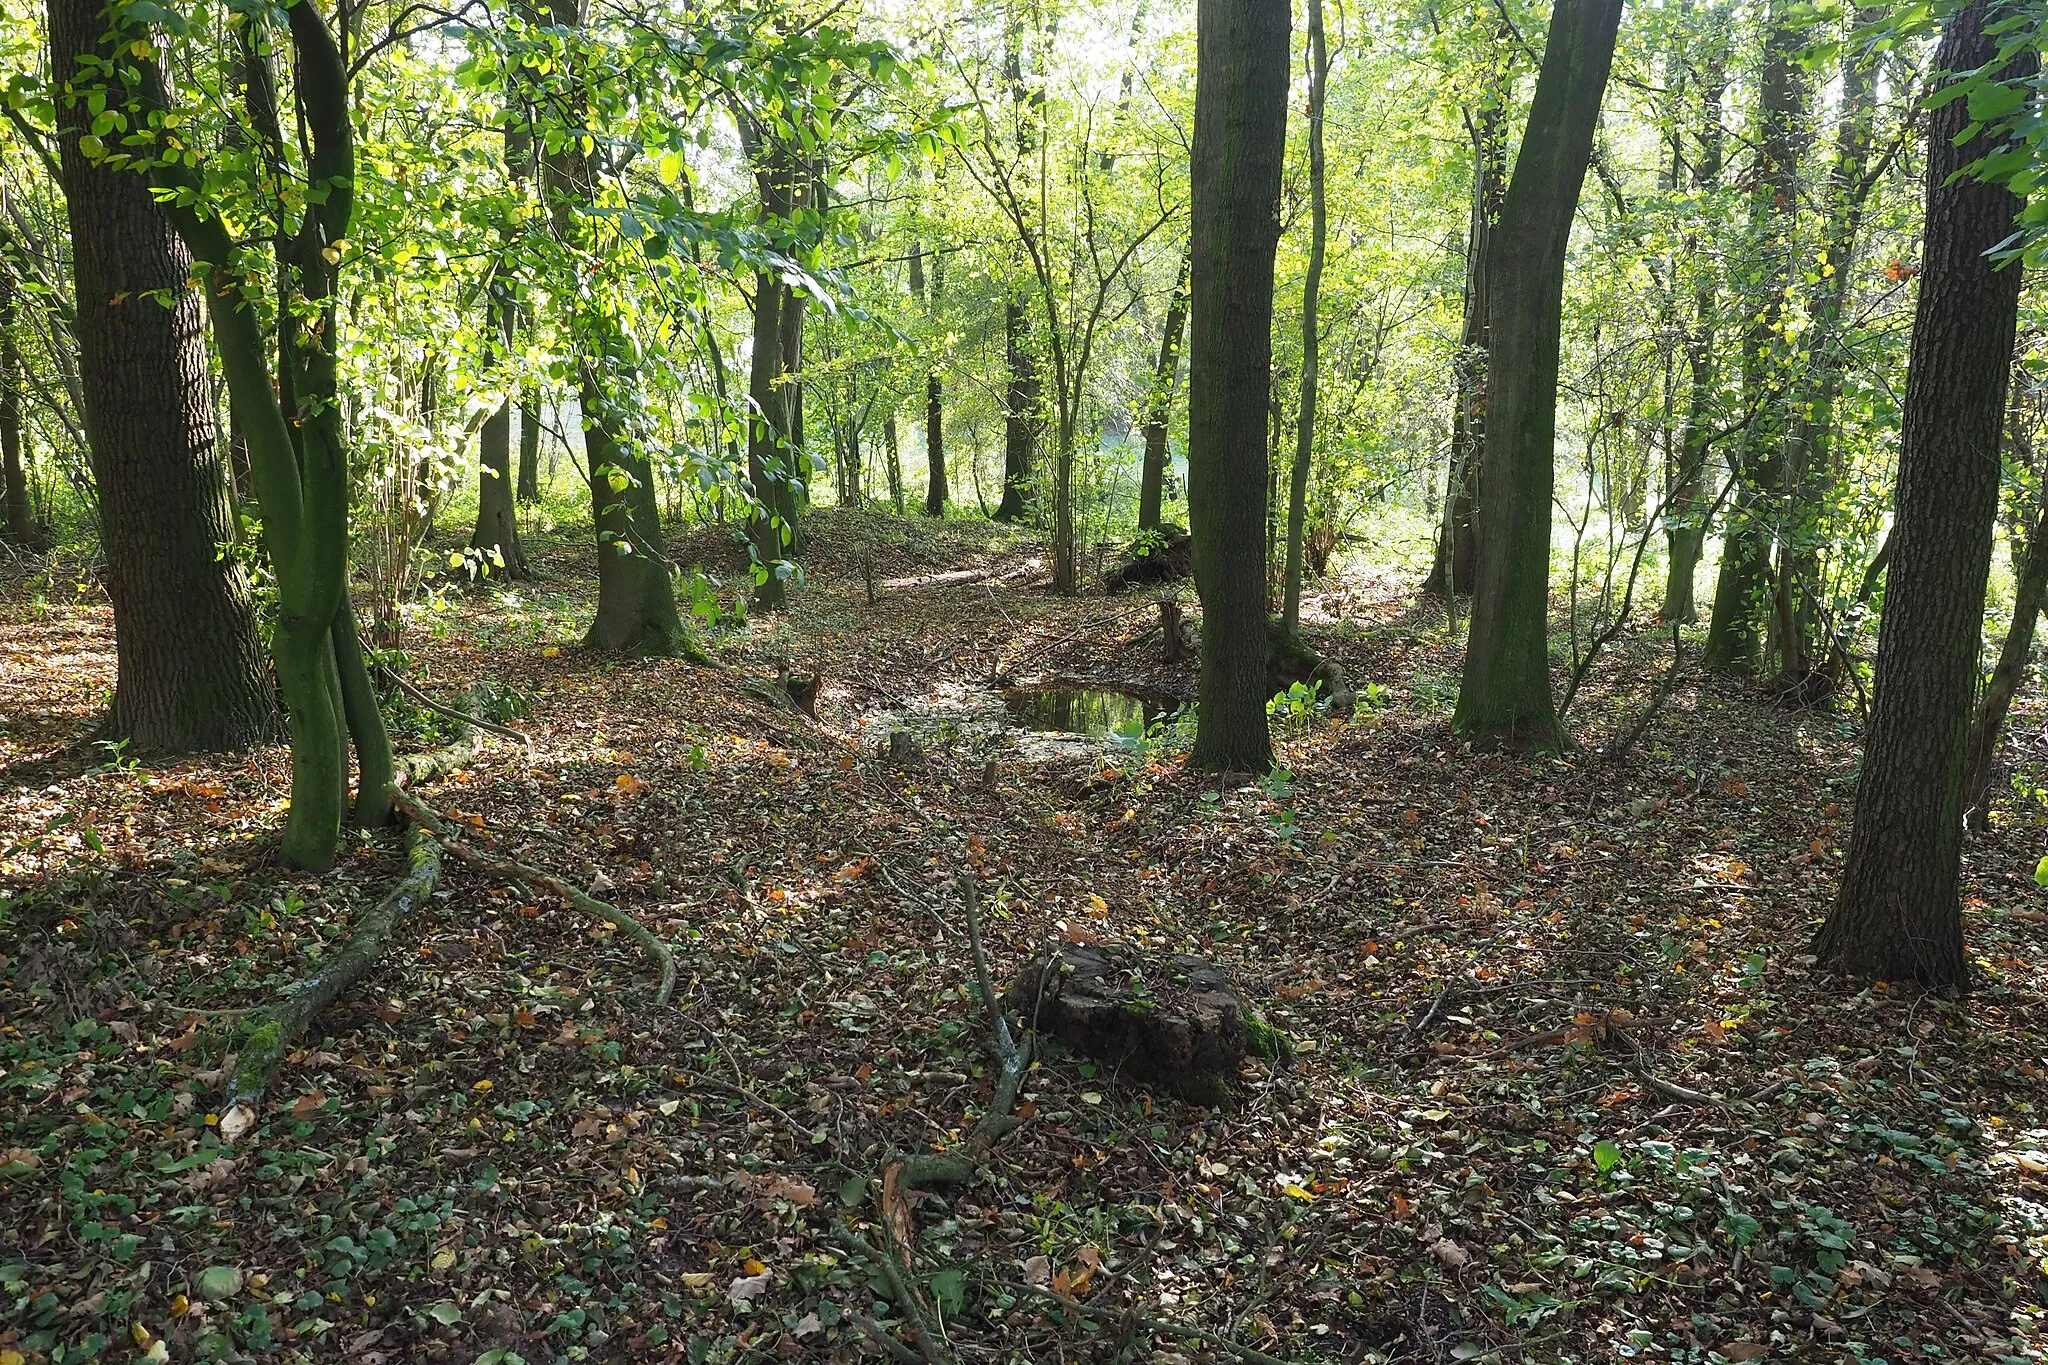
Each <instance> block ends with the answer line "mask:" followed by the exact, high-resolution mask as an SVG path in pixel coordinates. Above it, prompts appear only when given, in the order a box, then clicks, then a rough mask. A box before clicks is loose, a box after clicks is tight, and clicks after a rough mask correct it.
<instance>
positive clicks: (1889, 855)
mask: <svg viewBox="0 0 2048 1365" xmlns="http://www.w3.org/2000/svg"><path fill="white" fill-rule="evenodd" d="M1997 12H1998V11H1997V10H1995V9H1994V8H1993V6H1992V5H1990V4H1989V3H1987V0H1973V3H1971V4H1969V5H1968V6H1966V7H1965V8H1963V9H1961V10H1959V11H1957V12H1956V14H1955V15H1954V16H1953V17H1952V18H1950V19H1949V21H1948V26H1947V29H1946V32H1945V33H1944V34H1943V36H1942V42H1941V48H1940V50H1939V51H1938V52H1937V53H1936V55H1935V59H1934V70H1935V71H1937V72H1944V73H1946V72H1971V71H1975V70H1976V69H1977V68H1979V67H1982V66H1984V65H1985V64H1986V63H1990V62H1993V61H1994V60H1995V59H1996V58H1997V56H1998V52H1999V46H2000V44H1999V40H1998V38H1997V37H1996V36H1993V35H1989V34H1987V33H1986V32H1985V29H1986V27H1987V25H1988V24H1989V23H1990V22H1991V21H1992V20H1993V18H1994V16H1995V15H1996V14H1997ZM2035 67H2036V61H2035V58H2034V55H2033V53H2032V51H2031V50H2030V49H2024V48H2023V49H2022V50H2021V51H2020V52H2019V53H2018V54H2016V55H2015V56H2014V57H2013V58H2012V59H2011V60H2010V62H2008V63H2007V67H2006V70H2005V71H2004V72H2003V73H2001V74H2002V75H2003V76H2004V77H2006V78H2007V79H2015V80H2023V81H2024V80H2028V79H2030V78H2031V77H2032V75H2033V73H2034V70H2035ZM1968 104H1969V101H1966V100H1960V99H1954V100H1950V101H1949V102H1948V103H1947V104H1944V105H1942V106H1941V107H1940V108H1938V109H1936V110H1934V112H1933V113H1932V114H1931V115H1930V117H1929V120H1928V137H1927V142H1928V154H1927V217H1926V228H1925V236H1924V242H1925V246H1924V251H1923V257H1924V265H1923V267H1922V272H1921V276H1920V296H1919V300H1918V302H1917V304H1916V306H1915V309H1914V315H1913V341H1912V359H1911V362H1910V364H1909V366H1908V369H1907V373H1906V401H1905V409H1904V417H1903V420H1902V426H1901V433H1900V449H1899V472H1898V487H1897V492H1896V495H1895V503H1894V505H1895V507H1896V514H1895V520H1894V522H1893V529H1892V545H1893V548H1892V559H1891V568H1890V570H1889V576H1888V578H1887V580H1886V586H1885V603H1884V618H1883V623H1882V625H1881V626H1880V627H1879V631H1878V645H1877V685H1876V696H1875V697H1874V699H1873V701H1872V704H1871V711H1870V725H1869V729H1868V731H1867V732H1866V734H1865V737H1864V746H1863V775H1862V778H1861V780H1860V781H1859V783H1858V784H1857V797H1856V824H1855V828H1854V830H1853V831H1852V833H1851V835H1850V839H1849V856H1848V861H1847V864H1846V865H1845V866H1844V868H1843V870H1842V885H1841V892H1840V895H1839V896H1838V897H1837V899H1836V901H1835V905H1834V909H1833V911H1832V912H1831V913H1830V914H1829V915H1828V918H1827V922H1826V923H1825V924H1824V925H1822V927H1821V930H1820V934H1819V936H1818V938H1816V939H1815V941H1814V948H1813V951H1814V953H1815V955H1816V956H1817V957H1819V959H1820V960H1821V962H1822V964H1823V965H1824V966H1828V967H1832V968H1835V969H1837V970H1839V971H1842V972H1844V973H1846V974H1849V975H1851V976H1856V977H1873V978H1880V979H1887V980H1902V979H1908V978H1910V979H1912V980H1915V981H1918V982H1920V983H1921V984H1922V985H1925V986H1929V987H1935V988H1941V989H1951V990H1953V989H1960V988H1962V987H1964V986H1966V985H1967V984H1968V981H1969V966H1968V963H1967V962H1966V960H1965V958H1964V955H1963V919H1962V905H1961V901H1960V896H1959V889H1958V881H1959V878H1960V873H1961V862H1962V835H1963V776H1964V765H1965V762H1966V759H1967V755H1968V746H1969V726H1970V709H1971V703H1972V702H1973V701H1974V699H1975V695H1976V691H1977V680H1978V673H1977V651H1978V646H1979V644H1980V642H1981V639H1982V635H1983V628H1984V588H1985V579H1986V576H1987V575H1988V573H1989V571H1990V566H1991V542H1992V532H1993V528H1994V524H1995V522H1996V519H1997V515H1998V486H1999V474H2000V468H1999V463H2000V462H1999V429H2000V427H2001V425H2002V423H2003V420H2004V415H2005V391H2006V383H2007V378H2008V376H2009V374H2010V373H2011V361H2012V351H2013V335H2014V332H2015V330H2016V328H2015V323H2016V318H2017V313H2018V307H2019V291H2020V270H2019V267H2018V266H2017V265H2016V264H2015V265H2009V266H2007V267H2005V268H2002V269H2001V268H1999V266H1998V265H1997V263H1996V262H1995V261H1994V260H1993V259H1992V258H1991V255H1990V253H1991V252H1992V251H1993V250H1994V249H1995V248H1996V247H1997V246H1998V245H1999V243H2001V242H2003V241H2005V240H2006V239H2007V238H2008V237H2009V236H2010V235H2011V234H2012V231H2013V225H2014V222H2015V221H2016V219H2017V218H2018V216H2019V213H2020V210H2021V208H2022V207H2023V204H2022V201H2021V200H2020V198H2019V197H2018V196H2016V195H2015V194H2013V193H2012V192H2011V191H2010V190H2008V189H2006V188H2005V187H2004V186H2002V185H1997V184H1990V183H1986V182H1984V181H1982V180H1978V179H1976V178H1974V177H1971V176H1969V175H1967V174H1965V173H1964V172H1965V168H1966V167H1967V166H1968V165H1969V164H1970V163H1971V162H1972V161H1974V160H1976V159H1977V158H1978V157H1980V156H1982V155H1983V154H1984V141H1983V139H1980V138H1971V139H1970V140H1969V141H1967V142H1965V143H1964V144H1963V145H1962V146H1960V147H1958V146H1957V145H1956V139H1957V137H1958V136H1959V135H1960V134H1961V133H1962V132H1963V130H1964V129H1965V127H1966V126H1968V125H1969V122H1970V112H1969V108H1968Z"/></svg>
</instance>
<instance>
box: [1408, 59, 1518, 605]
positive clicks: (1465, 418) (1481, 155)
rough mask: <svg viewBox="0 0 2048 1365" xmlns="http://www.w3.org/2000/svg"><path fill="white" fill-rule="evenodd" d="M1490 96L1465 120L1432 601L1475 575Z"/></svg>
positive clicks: (1497, 187) (1493, 210) (1501, 148)
mask: <svg viewBox="0 0 2048 1365" xmlns="http://www.w3.org/2000/svg"><path fill="white" fill-rule="evenodd" d="M1505 123H1506V118H1505V113H1504V111H1503V110H1502V109H1501V106H1500V102H1499V99H1498V97H1495V98H1493V99H1492V100H1491V102H1489V103H1488V104H1487V105H1486V107H1485V108H1484V109H1482V110H1480V112H1479V117H1478V118H1476V119H1473V120H1471V122H1470V124H1469V126H1470V128H1471V132H1472V214H1471V222H1470V224H1469V225H1468V227H1467V229H1466V238H1465V241H1466V246H1465V321H1464V326H1463V328H1462V330H1461V331H1460V334H1459V337H1458V356H1457V360H1456V362H1455V365H1454V367H1453V374H1454V378H1455V382H1454V384H1453V387H1452V393H1451V462H1450V471H1449V473H1448V474H1446V475H1445V477H1444V506H1443V522H1442V525H1441V526H1440V527H1439V529H1438V532H1437V542H1436V556H1435V559H1434V560H1433V561H1432V563H1431V564H1430V569H1429V577H1428V578H1427V579H1425V580H1424V581H1423V584H1422V590H1423V591H1424V592H1427V593H1434V594H1436V595H1437V596H1440V597H1441V596H1446V595H1448V594H1450V593H1457V594H1458V595H1460V596H1463V595H1465V594H1467V593H1470V592H1471V591H1472V585H1473V583H1474V582H1475V581H1476V576H1477V574H1478V570H1479V541H1478V538H1477V534H1476V532H1475V530H1474V521H1473V518H1474V516H1475V515H1476V514H1477V511H1478V505H1479V467H1480V465H1481V463H1482V462H1483V461H1484V459H1485V455H1486V355H1487V346H1488V344H1489V343H1488V336H1489V332H1488V321H1487V319H1488V312H1489V309H1490V304H1489V297H1490V296H1489V294H1488V292H1487V284H1486V280H1487V270H1488V268H1489V263H1490V262H1491V260H1492V257H1493V235H1494V232H1495V230H1496V228H1497V227H1498V225H1499V223H1500V210H1501V203H1502V201H1503V200H1504V199H1505V198H1506V195H1507V178H1508V176H1507V134H1506V131H1505Z"/></svg>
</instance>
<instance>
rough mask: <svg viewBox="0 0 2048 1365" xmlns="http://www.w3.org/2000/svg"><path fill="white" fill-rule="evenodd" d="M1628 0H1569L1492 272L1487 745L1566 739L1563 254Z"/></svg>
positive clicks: (1472, 649) (1479, 622) (1477, 648)
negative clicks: (1561, 664) (1559, 633)
mask: <svg viewBox="0 0 2048 1365" xmlns="http://www.w3.org/2000/svg"><path fill="white" fill-rule="evenodd" d="M1620 23H1621V0H1558V5H1557V8H1556V9H1555V11H1553V13H1552V15H1551V20H1550V37H1549V41H1548V42H1547V43H1546V44H1545V47H1544V51H1543V67H1542V70H1541V72H1540V73H1539V74H1538V76H1537V80H1536V94H1535V97H1534V100H1533V101H1532V103H1531V104H1530V108H1529V124H1528V130H1527V131H1526V132H1525V133H1524V134H1523V136H1522V147H1521V151H1520V153H1519V154H1518V155H1517V156H1516V158H1515V172H1514V177H1513V179H1512V180H1511V181H1510V182H1509V184H1508V192H1507V198H1506V199H1505V200H1504V201H1503V203H1502V205H1501V214H1500V227H1499V232H1498V236H1497V239H1496V241H1495V243H1494V249H1493V252H1492V255H1491V259H1490V261H1489V268H1488V271H1487V277H1488V278H1487V292H1488V295H1489V299H1490V305H1489V314H1490V317H1489V326H1490V327H1491V341H1490V351H1491V360H1490V363H1489V364H1488V367H1487V400H1486V422H1487V430H1486V456H1485V459H1484V461H1483V463H1482V464H1481V467H1480V473H1479V510H1478V530H1479V558H1478V565H1477V578H1476V580H1475V583H1474V589H1473V593H1472V629H1471V635H1470V638H1469V639H1468V641H1467V644H1466V648H1465V672H1464V678H1463V681H1462V684H1461V685H1460V687H1459V689H1458V708H1457V711H1456V713H1455V715H1454V716H1453V717H1452V721H1451V725H1452V729H1453V730H1454V731H1455V732H1456V733H1458V734H1460V735H1465V736H1468V737H1470V738H1472V739H1473V740H1474V741H1476V742H1479V743H1483V744H1507V745H1513V746H1517V747H1531V748H1549V747H1553V746H1555V745H1556V744H1557V743H1558V742H1559V741H1560V739H1561V735H1560V733H1559V727H1558V719H1557V708H1556V705H1555V703H1554V702H1553V701H1552V698H1551V693H1550V658H1549V651H1548V643H1549V611H1550V518H1551V494H1552V491H1553V488H1554V485H1555V475H1556V469H1555V464H1554V450H1555V446H1556V443H1557V360H1558V325H1559V312H1560V309H1561V308H1562V307H1563V302H1564V257H1565V245H1566V242H1567V240H1568V239H1569V238H1570V236H1571V226H1572V216H1573V214H1574V212H1575V211H1576V210H1577V207H1578V202H1579V189H1580V186H1581V184H1582V183H1583V182H1584V180H1585V178H1586V166H1587V163H1588V161H1589V160H1590V159H1591V156H1592V152H1593V132H1594V129H1595V128H1596V127H1597V126H1598V124H1599V122H1600V104H1601V100H1602V98H1603V97H1604V95H1605V93H1606V90H1607V73H1608V69H1609V67H1610V66H1611V65H1612V64H1613V60H1614V37H1615V32H1616V30H1617V28H1618V27H1619V26H1620Z"/></svg>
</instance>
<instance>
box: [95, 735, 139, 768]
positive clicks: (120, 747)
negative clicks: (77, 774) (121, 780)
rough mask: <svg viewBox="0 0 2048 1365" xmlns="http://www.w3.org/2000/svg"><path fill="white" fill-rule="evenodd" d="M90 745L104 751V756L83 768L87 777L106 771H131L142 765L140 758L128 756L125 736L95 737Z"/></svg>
mask: <svg viewBox="0 0 2048 1365" xmlns="http://www.w3.org/2000/svg"><path fill="white" fill-rule="evenodd" d="M92 747H93V748H95V749H98V750H99V751H100V752H102V753H104V754H105V755H106V758H105V759H104V760H103V761H101V762H99V763H95V764H93V766H92V767H90V768H87V769H86V770H85V771H86V775H87V776H88V777H104V776H106V775H107V774H108V773H132V772H134V771H136V770H137V769H138V768H140V767H141V766H142V760H141V759H139V758H130V757H128V741H127V740H126V739H125V738H124V739H96V740H94V741H93V745H92Z"/></svg>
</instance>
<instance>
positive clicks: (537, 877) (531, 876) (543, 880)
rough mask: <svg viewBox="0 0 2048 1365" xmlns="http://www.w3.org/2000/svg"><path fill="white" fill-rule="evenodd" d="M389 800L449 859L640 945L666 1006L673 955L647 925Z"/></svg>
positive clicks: (672, 984) (407, 802)
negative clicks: (606, 925) (544, 897)
mask: <svg viewBox="0 0 2048 1365" xmlns="http://www.w3.org/2000/svg"><path fill="white" fill-rule="evenodd" d="M391 800H392V804H394V805H396V806H397V807H398V808H399V809H400V810H402V811H404V812H405V814H406V816H407V818H408V819H410V820H412V822H413V823H414V824H415V825H418V826H420V827H421V828H423V829H425V830H426V831H427V833H428V834H429V835H430V836H431V837H432V838H433V839H434V841H435V842H437V843H439V844H440V846H441V848H442V849H443V850H445V851H446V852H447V853H448V854H449V855H450V856H452V857H455V858H458V859H460V860H461V861H463V862H465V863H468V864H469V865H470V866H471V867H474V868H476V869H477V870H478V871H480V872H487V873H489V874H490V875H491V876H493V877H497V878H499V879H500V880H503V881H515V882H524V883H526V884H528V885H530V886H539V887H544V888H546V889H547V890H549V891H552V892H553V893H554V894H555V895H557V896H560V897H561V898H562V899H563V900H566V901H568V902H569V903H570V904H571V905H573V906H575V907H576V908H577V909H578V910H582V911H584V912H586V913H588V914H592V915H596V916H598V917H599V918H600V919H604V920H608V921H609V922H610V923H611V924H613V925H614V926H616V927H617V928H619V929H621V930H623V931H624V932H625V934H626V937H628V938H630V939H632V940H633V942H635V943H637V944H639V945H640V950H641V951H642V952H644V953H646V954H647V956H648V958H649V960H651V961H652V962H653V963H654V964H655V966H656V967H658V968H659V969H660V971H661V985H660V987H659V988H658V989H656V991H655V993H654V1007H655V1008H656V1009H659V1008H661V1007H662V1006H663V1005H666V1004H667V1003H668V1001H669V997H670V996H671V995H673V994H674V993H675V988H676V955H675V954H674V953H673V952H671V951H670V950H669V946H668V945H667V944H665V943H663V942H662V941H661V940H660V939H658V938H656V937H655V936H654V932H653V931H652V930H650V929H649V928H648V927H647V926H646V925H644V924H642V923H641V922H640V921H639V920H637V919H635V918H633V916H631V915H629V914H627V913H626V912H625V911H623V910H621V909H619V908H618V907H617V906H614V905H607V904H606V903H605V902H603V901H601V900H599V899H597V898H596V897H595V896H590V895H586V894H584V893H583V892H581V891H578V890H577V889H576V888H575V887H573V886H571V885H569V883H567V882H565V881H563V880H562V879H561V878H560V877H557V876H556V875H555V874H554V873H552V872H544V871H542V870H541V869H540V868H537V867H532V866H530V865H528V864H526V863H522V862H518V861H516V860H514V859H511V858H506V857H501V856H500V855H498V854H494V853H487V852H485V851H484V850H483V849H480V848H478V847H477V846H476V845H475V844H473V843H470V842H469V841H467V840H465V839H464V838H463V837H462V836H461V835H460V834H458V833H456V831H455V830H454V828H453V827H451V826H450V825H449V824H448V822H447V821H445V820H443V819H442V818H441V817H440V816H439V815H438V814H436V813H435V812H434V811H433V810H432V809H430V808H429V807H427V806H424V805H422V804H421V803H420V802H419V800H418V799H417V798H415V797H414V796H412V795H411V794H410V793H408V792H404V791H394V792H393V793H392V797H391Z"/></svg>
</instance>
